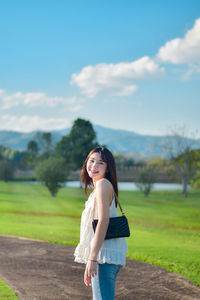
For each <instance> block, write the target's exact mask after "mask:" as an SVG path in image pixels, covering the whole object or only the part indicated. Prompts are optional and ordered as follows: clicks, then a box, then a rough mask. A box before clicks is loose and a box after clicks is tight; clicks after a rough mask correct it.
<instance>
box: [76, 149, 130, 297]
mask: <svg viewBox="0 0 200 300" xmlns="http://www.w3.org/2000/svg"><path fill="white" fill-rule="evenodd" d="M81 180H82V182H83V183H84V185H85V192H86V194H87V190H88V187H89V186H92V187H93V188H94V189H93V192H92V193H91V194H90V196H89V198H88V200H87V201H86V203H85V209H84V211H83V213H82V217H81V232H80V243H79V244H78V246H77V247H76V249H75V252H74V255H75V261H76V262H78V263H85V264H86V268H85V273H84V282H85V284H86V286H91V285H92V293H93V300H101V299H102V300H113V299H114V297H115V280H116V277H117V274H118V272H119V271H120V268H121V267H122V266H124V265H125V263H126V252H127V250H128V249H127V243H126V240H125V238H115V239H108V240H107V239H106V240H105V235H106V232H107V228H108V224H109V218H110V217H116V216H117V210H116V207H117V196H118V186H117V175H116V167H115V161H114V158H113V155H112V153H111V152H110V151H109V150H108V149H107V148H105V147H97V148H95V149H93V150H92V151H91V152H90V153H89V155H88V157H87V158H86V160H85V162H84V164H83V167H82V170H81ZM93 219H98V224H97V228H96V231H95V234H94V232H93V228H92V221H93Z"/></svg>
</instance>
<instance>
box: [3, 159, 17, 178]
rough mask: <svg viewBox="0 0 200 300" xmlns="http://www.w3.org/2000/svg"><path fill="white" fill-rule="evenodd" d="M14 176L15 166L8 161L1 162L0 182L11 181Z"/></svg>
mask: <svg viewBox="0 0 200 300" xmlns="http://www.w3.org/2000/svg"><path fill="white" fill-rule="evenodd" d="M13 176H14V166H13V164H12V163H11V162H10V161H8V160H0V180H4V181H6V182H7V181H9V180H12V179H13Z"/></svg>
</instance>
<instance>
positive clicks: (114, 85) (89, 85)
mask: <svg viewBox="0 0 200 300" xmlns="http://www.w3.org/2000/svg"><path fill="white" fill-rule="evenodd" d="M163 74H164V68H161V67H160V66H159V65H158V64H157V63H156V62H155V61H154V60H153V59H151V58H150V57H148V56H145V57H142V58H140V59H138V60H136V61H133V62H121V63H118V64H105V63H102V64H97V65H95V66H87V67H84V68H83V69H82V70H81V71H80V73H77V74H73V75H72V79H71V84H72V85H76V86H78V87H79V88H80V89H81V91H82V93H83V94H85V95H86V96H88V97H94V96H96V95H97V94H99V93H102V92H103V93H107V94H110V95H115V96H124V95H131V94H133V93H134V92H135V91H136V89H137V86H136V85H135V83H134V82H133V81H137V80H143V79H146V80H148V79H154V78H157V77H160V76H162V75H163Z"/></svg>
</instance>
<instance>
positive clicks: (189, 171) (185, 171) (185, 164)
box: [164, 127, 199, 197]
mask: <svg viewBox="0 0 200 300" xmlns="http://www.w3.org/2000/svg"><path fill="white" fill-rule="evenodd" d="M171 133H172V134H171V135H170V136H169V137H168V144H167V145H165V146H164V149H165V151H166V152H168V154H169V157H170V159H171V161H172V162H173V164H174V166H175V168H176V172H177V174H178V175H179V176H180V177H181V179H182V193H183V194H184V196H185V197H187V196H188V184H189V181H190V180H191V179H192V177H193V176H194V174H195V170H196V162H195V160H194V156H193V155H192V152H191V151H192V149H194V148H195V147H196V148H197V147H198V146H199V141H198V140H197V139H195V137H196V136H197V133H192V135H193V138H188V137H187V132H186V129H185V127H182V128H178V129H177V128H175V129H172V130H171Z"/></svg>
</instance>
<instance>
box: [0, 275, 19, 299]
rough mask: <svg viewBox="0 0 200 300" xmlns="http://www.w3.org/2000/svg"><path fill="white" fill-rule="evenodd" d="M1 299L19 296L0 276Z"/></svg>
mask: <svg viewBox="0 0 200 300" xmlns="http://www.w3.org/2000/svg"><path fill="white" fill-rule="evenodd" d="M0 299H1V300H18V299H19V298H18V297H17V296H16V295H15V293H14V292H13V291H12V290H11V289H10V288H9V286H8V285H7V284H6V283H5V282H4V281H2V280H1V278H0Z"/></svg>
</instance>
